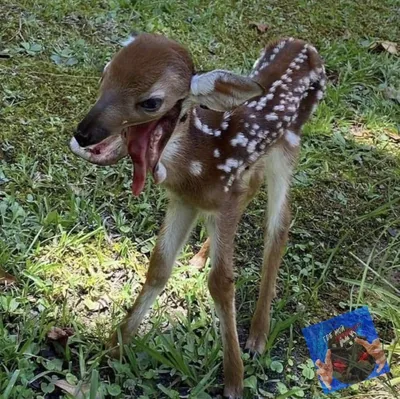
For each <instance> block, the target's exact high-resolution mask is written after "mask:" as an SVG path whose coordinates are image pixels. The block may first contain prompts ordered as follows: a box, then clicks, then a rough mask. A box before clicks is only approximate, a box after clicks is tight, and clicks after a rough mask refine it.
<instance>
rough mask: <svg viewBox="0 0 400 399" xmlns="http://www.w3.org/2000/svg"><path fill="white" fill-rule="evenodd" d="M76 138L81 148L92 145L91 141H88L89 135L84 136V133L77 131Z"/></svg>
mask: <svg viewBox="0 0 400 399" xmlns="http://www.w3.org/2000/svg"><path fill="white" fill-rule="evenodd" d="M74 137H75V140H76V141H77V142H78V144H79V145H80V146H81V147H86V146H88V145H90V144H91V143H90V140H89V139H88V136H87V134H86V135H85V134H82V132H81V131H79V130H77V131H76V133H75V135H74Z"/></svg>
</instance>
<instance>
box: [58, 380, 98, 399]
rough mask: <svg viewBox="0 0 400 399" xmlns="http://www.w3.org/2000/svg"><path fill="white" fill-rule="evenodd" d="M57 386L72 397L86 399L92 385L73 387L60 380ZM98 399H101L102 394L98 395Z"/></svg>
mask: <svg viewBox="0 0 400 399" xmlns="http://www.w3.org/2000/svg"><path fill="white" fill-rule="evenodd" d="M54 385H55V386H57V387H59V388H61V389H62V390H63V391H65V392H67V393H69V394H70V395H72V396H73V397H74V398H75V399H85V398H87V397H88V394H89V391H90V384H80V385H72V384H70V383H69V382H67V381H66V380H58V381H56V382H55V383H54ZM96 399H100V394H98V395H96Z"/></svg>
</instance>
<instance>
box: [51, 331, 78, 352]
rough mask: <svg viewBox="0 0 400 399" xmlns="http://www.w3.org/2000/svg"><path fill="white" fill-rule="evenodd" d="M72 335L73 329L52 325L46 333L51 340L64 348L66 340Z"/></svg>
mask: <svg viewBox="0 0 400 399" xmlns="http://www.w3.org/2000/svg"><path fill="white" fill-rule="evenodd" d="M72 335H74V329H73V328H71V327H64V328H59V327H52V328H51V330H50V331H49V332H48V333H47V338H48V339H50V340H51V341H56V342H58V343H59V344H60V345H61V346H62V347H64V348H65V346H66V345H67V342H68V338H69V337H71V336H72Z"/></svg>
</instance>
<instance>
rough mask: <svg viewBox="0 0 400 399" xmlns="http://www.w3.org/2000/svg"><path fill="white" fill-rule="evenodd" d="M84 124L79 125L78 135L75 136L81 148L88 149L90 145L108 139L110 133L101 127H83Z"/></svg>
mask: <svg viewBox="0 0 400 399" xmlns="http://www.w3.org/2000/svg"><path fill="white" fill-rule="evenodd" d="M81 125H82V122H81V123H80V124H79V125H78V128H77V129H76V133H75V135H74V137H75V140H76V141H77V142H78V144H79V145H80V146H81V147H87V146H89V145H93V144H97V143H100V141H103V140H104V139H106V138H107V137H108V136H109V135H110V132H109V131H108V130H106V129H104V128H102V127H100V126H91V127H89V128H88V127H86V126H85V127H83V126H81Z"/></svg>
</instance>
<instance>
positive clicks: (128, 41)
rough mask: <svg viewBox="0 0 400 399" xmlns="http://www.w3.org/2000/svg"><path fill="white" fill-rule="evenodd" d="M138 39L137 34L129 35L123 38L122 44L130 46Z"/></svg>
mask: <svg viewBox="0 0 400 399" xmlns="http://www.w3.org/2000/svg"><path fill="white" fill-rule="evenodd" d="M135 40H136V37H135V36H129V37H128V38H127V39H125V40H123V41H122V42H121V44H122V45H123V46H124V47H126V46H129V45H130V44H132V43H133V42H134V41H135Z"/></svg>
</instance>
